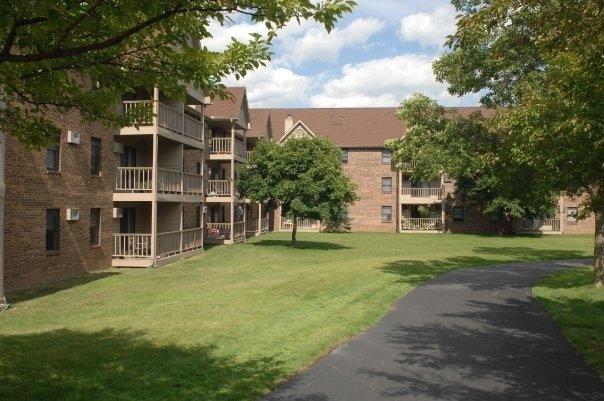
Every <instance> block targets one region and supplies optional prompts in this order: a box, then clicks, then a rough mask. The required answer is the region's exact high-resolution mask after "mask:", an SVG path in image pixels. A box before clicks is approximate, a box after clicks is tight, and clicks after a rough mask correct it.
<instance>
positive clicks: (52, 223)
mask: <svg viewBox="0 0 604 401" xmlns="http://www.w3.org/2000/svg"><path fill="white" fill-rule="evenodd" d="M59 212H60V210H59V209H46V250H47V251H49V252H53V251H55V252H56V251H58V250H59V239H60V233H59V228H60V227H59V224H60V222H59Z"/></svg>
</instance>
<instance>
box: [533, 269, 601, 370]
mask: <svg viewBox="0 0 604 401" xmlns="http://www.w3.org/2000/svg"><path fill="white" fill-rule="evenodd" d="M592 283H593V270H592V269H591V268H582V269H575V270H570V271H563V272H559V273H556V274H553V275H551V276H549V277H546V278H545V279H543V280H542V281H541V282H539V283H538V284H537V285H536V286H535V287H534V288H533V294H534V295H535V297H536V298H537V299H538V300H539V302H541V304H542V305H543V306H545V307H546V308H547V310H549V312H550V313H551V314H552V316H553V317H554V320H555V321H556V322H557V323H558V325H559V326H560V327H561V328H562V331H563V332H564V335H565V336H566V338H567V339H568V340H569V341H570V343H571V344H573V345H574V346H575V347H576V348H577V350H579V352H580V353H581V354H582V355H583V357H584V358H585V360H586V361H587V362H588V363H589V364H591V365H593V366H594V367H595V368H596V369H597V370H598V371H599V372H600V374H601V375H602V376H603V377H604V289H597V288H595V286H594V285H593V284H592Z"/></svg>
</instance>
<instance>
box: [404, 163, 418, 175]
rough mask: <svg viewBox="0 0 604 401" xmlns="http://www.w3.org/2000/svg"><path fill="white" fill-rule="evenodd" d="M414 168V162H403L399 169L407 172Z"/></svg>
mask: <svg viewBox="0 0 604 401" xmlns="http://www.w3.org/2000/svg"><path fill="white" fill-rule="evenodd" d="M413 170H415V162H404V163H402V165H401V171H403V172H405V173H409V172H412V171H413Z"/></svg>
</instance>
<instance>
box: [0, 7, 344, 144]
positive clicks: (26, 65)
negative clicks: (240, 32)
mask: <svg viewBox="0 0 604 401" xmlns="http://www.w3.org/2000/svg"><path fill="white" fill-rule="evenodd" d="M353 6H354V2H352V1H349V0H327V1H324V2H323V3H319V4H316V3H315V2H311V1H309V0H245V1H242V0H224V1H214V0H188V1H166V0H148V1H144V2H141V1H139V0H115V1H102V0H91V1H86V2H82V1H74V0H43V1H36V2H31V1H28V0H15V1H9V2H2V3H0V26H1V27H2V29H0V102H3V103H4V104H6V107H7V108H8V109H9V111H7V112H3V113H0V130H2V131H6V132H9V133H11V134H13V135H15V136H16V137H18V138H19V139H20V140H22V141H23V142H24V143H26V144H28V145H30V146H34V147H38V146H42V145H43V144H44V143H45V142H46V140H47V139H49V138H52V137H53V135H54V131H56V126H55V125H54V123H53V122H52V120H51V119H49V118H48V117H47V116H49V115H53V114H57V113H64V112H65V111H67V110H71V109H76V110H78V111H80V112H81V114H82V115H83V116H84V118H87V119H90V120H95V121H103V122H106V123H111V124H113V125H121V124H124V123H127V118H123V117H122V116H120V115H119V113H117V112H116V107H115V106H116V102H117V100H118V99H119V98H120V97H121V96H122V94H124V93H127V92H131V91H133V90H134V89H136V88H140V87H143V88H147V89H148V88H152V87H153V86H158V87H159V88H160V89H161V90H162V91H163V92H164V93H165V94H167V95H169V96H173V97H175V98H184V95H185V88H184V86H183V82H186V83H189V84H191V85H192V86H194V87H196V88H198V89H204V90H205V91H206V92H210V93H212V94H220V93H223V86H222V85H221V81H222V80H223V79H224V78H225V77H226V76H228V75H230V74H235V75H236V76H238V77H241V76H245V74H246V73H247V72H249V71H251V70H253V69H256V68H258V67H259V66H261V65H264V64H265V62H266V61H268V60H270V57H271V53H270V48H269V46H270V44H271V41H272V40H273V39H274V37H275V35H276V34H277V33H278V30H279V29H280V28H282V27H283V26H284V25H285V24H286V23H288V22H290V21H291V20H292V19H313V20H315V21H317V22H319V23H321V24H323V25H324V26H325V28H326V29H331V28H332V27H333V25H334V23H335V21H336V20H337V19H338V18H340V17H341V16H342V15H343V14H344V13H346V12H349V11H350V10H351V9H352V7H353ZM237 13H240V14H243V15H245V16H246V17H248V18H250V19H251V20H253V21H257V22H262V23H264V24H265V25H266V26H267V27H269V29H270V30H271V31H270V32H269V33H268V35H266V37H261V36H260V35H257V34H253V35H251V40H250V41H249V43H242V42H239V41H237V40H233V41H232V42H231V43H230V45H229V46H228V47H227V48H226V49H225V50H224V51H221V52H214V51H209V50H208V49H207V48H205V47H203V46H201V45H200V41H202V40H203V39H205V38H208V37H209V36H210V33H209V27H210V24H211V23H212V22H219V23H222V22H224V21H225V19H226V18H228V17H229V16H231V15H232V14H237ZM96 82H103V83H104V85H103V90H102V91H99V90H94V91H93V90H91V89H92V88H93V86H94V84H95V83H96ZM13 108H14V110H12V111H10V109H13ZM9 116H10V119H9ZM15 119H19V121H15ZM29 120H32V121H38V122H40V124H36V129H39V130H42V131H37V132H35V133H33V132H31V131H29V130H30V129H31V128H32V127H31V126H30V123H31V121H29ZM42 122H43V123H42ZM45 138H46V139H45Z"/></svg>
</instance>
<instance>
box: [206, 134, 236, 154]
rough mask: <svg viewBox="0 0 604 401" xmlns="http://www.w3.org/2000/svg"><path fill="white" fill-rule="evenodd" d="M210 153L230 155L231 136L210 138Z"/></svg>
mask: <svg viewBox="0 0 604 401" xmlns="http://www.w3.org/2000/svg"><path fill="white" fill-rule="evenodd" d="M209 151H210V154H213V155H220V154H225V155H228V154H230V153H231V138H210V140H209Z"/></svg>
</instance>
